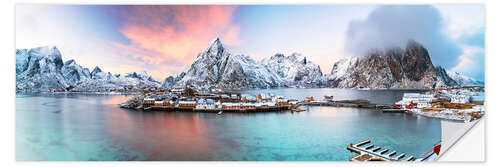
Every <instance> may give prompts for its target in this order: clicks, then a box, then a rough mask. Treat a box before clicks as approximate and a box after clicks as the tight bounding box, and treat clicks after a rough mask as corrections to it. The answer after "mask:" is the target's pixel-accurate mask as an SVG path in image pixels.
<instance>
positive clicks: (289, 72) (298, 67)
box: [262, 53, 323, 87]
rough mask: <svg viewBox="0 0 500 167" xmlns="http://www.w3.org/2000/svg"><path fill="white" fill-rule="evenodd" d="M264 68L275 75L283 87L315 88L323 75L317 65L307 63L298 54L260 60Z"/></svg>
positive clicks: (320, 82) (279, 55) (304, 58)
mask: <svg viewBox="0 0 500 167" xmlns="http://www.w3.org/2000/svg"><path fill="white" fill-rule="evenodd" d="M262 63H263V64H264V66H265V67H266V68H268V69H269V70H271V71H273V72H274V73H276V74H277V75H278V76H279V77H280V79H281V80H282V81H283V82H284V86H292V87H315V86H321V85H322V77H323V73H322V72H321V68H320V67H319V65H317V64H314V63H312V62H311V61H308V60H307V59H306V57H303V56H301V55H300V54H298V53H293V54H291V55H290V56H284V55H283V54H280V53H278V54H275V55H274V56H272V57H270V58H267V59H264V60H262Z"/></svg>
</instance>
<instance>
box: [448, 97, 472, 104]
mask: <svg viewBox="0 0 500 167" xmlns="http://www.w3.org/2000/svg"><path fill="white" fill-rule="evenodd" d="M468 102H470V96H468V95H453V96H451V103H462V104H464V103H468Z"/></svg>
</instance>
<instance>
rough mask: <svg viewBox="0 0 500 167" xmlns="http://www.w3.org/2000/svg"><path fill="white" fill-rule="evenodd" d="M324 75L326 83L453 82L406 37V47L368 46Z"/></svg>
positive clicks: (399, 84)
mask: <svg viewBox="0 0 500 167" xmlns="http://www.w3.org/2000/svg"><path fill="white" fill-rule="evenodd" d="M325 77H326V82H327V83H326V84H327V86H329V87H340V88H413V89H422V88H443V87H447V86H455V85H457V83H456V82H455V81H454V80H453V79H452V78H450V77H449V76H448V75H447V73H446V71H445V70H444V69H443V68H441V67H438V68H436V67H434V65H433V64H432V62H431V59H430V57H429V53H428V51H427V49H425V48H424V47H423V46H422V45H421V44H419V43H417V42H416V41H413V40H410V41H408V43H407V46H406V48H405V49H404V50H403V49H401V48H398V47H395V48H390V49H386V50H385V51H381V50H372V51H370V52H368V53H367V55H366V56H364V57H357V58H345V59H342V60H340V61H338V62H337V63H335V64H334V65H333V68H332V71H331V73H330V74H328V75H327V76H325Z"/></svg>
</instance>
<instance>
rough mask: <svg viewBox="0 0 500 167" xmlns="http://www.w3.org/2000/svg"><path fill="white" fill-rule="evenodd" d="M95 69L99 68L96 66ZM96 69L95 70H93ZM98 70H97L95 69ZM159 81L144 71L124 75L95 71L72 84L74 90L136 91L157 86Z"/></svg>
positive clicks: (159, 84)
mask: <svg viewBox="0 0 500 167" xmlns="http://www.w3.org/2000/svg"><path fill="white" fill-rule="evenodd" d="M96 69H100V68H98V67H96ZM94 71H96V70H94ZM97 71H99V70H97ZM160 86H161V83H160V82H158V81H155V80H154V79H153V78H152V77H151V76H150V75H148V74H147V72H146V71H143V72H140V73H137V72H131V73H128V74H126V75H120V74H116V75H113V74H111V73H110V72H102V71H101V72H96V73H95V75H93V79H90V80H86V81H84V82H82V83H79V84H77V85H75V86H74V88H73V89H71V91H74V92H108V91H137V90H138V89H139V88H144V87H146V88H158V87H160Z"/></svg>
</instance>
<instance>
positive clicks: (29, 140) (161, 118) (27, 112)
mask: <svg viewBox="0 0 500 167" xmlns="http://www.w3.org/2000/svg"><path fill="white" fill-rule="evenodd" d="M242 92H243V93H246V94H255V93H262V92H271V93H274V94H277V95H284V96H294V97H295V96H300V97H305V96H310V95H313V96H315V97H318V98H319V97H322V96H323V95H333V96H334V97H335V98H337V99H359V98H363V99H369V100H371V101H374V102H376V103H384V104H388V103H393V102H394V101H396V100H398V98H400V97H401V96H402V93H403V92H407V91H389V90H383V91H381V90H379V91H373V90H365V91H361V90H346V89H265V90H248V91H242ZM129 97H131V96H130V95H129V96H126V95H84V94H24V93H18V94H16V111H15V112H16V159H17V160H18V161H38V160H42V161H47V160H48V161H68V160H69V161H95V160H97V161H101V160H105V161H108V160H160V161H162V160H166V161H168V160H223V161H225V160H230V161H239V160H243V161H348V159H349V158H350V157H351V156H353V155H354V154H353V153H350V152H349V151H348V150H347V149H346V147H347V145H349V144H350V143H356V142H359V141H362V140H365V139H371V140H372V142H373V144H375V145H376V146H381V147H383V148H388V149H393V150H395V151H398V152H405V153H406V154H410V155H414V156H416V157H418V156H419V155H420V154H422V153H424V152H426V151H428V150H429V149H430V148H431V147H432V146H433V144H435V143H436V142H438V141H439V140H440V139H441V121H440V120H438V119H434V118H426V117H421V116H414V115H408V114H404V113H383V112H381V111H377V110H374V109H360V108H333V107H309V109H308V110H307V111H304V112H299V113H297V112H295V113H291V112H280V113H254V114H239V113H225V114H223V115H216V114H212V113H193V112H141V111H133V110H127V109H121V108H119V107H118V105H117V104H119V103H121V102H123V101H125V100H126V99H127V98H129ZM297 98H299V97H297ZM398 154H399V153H398Z"/></svg>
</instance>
